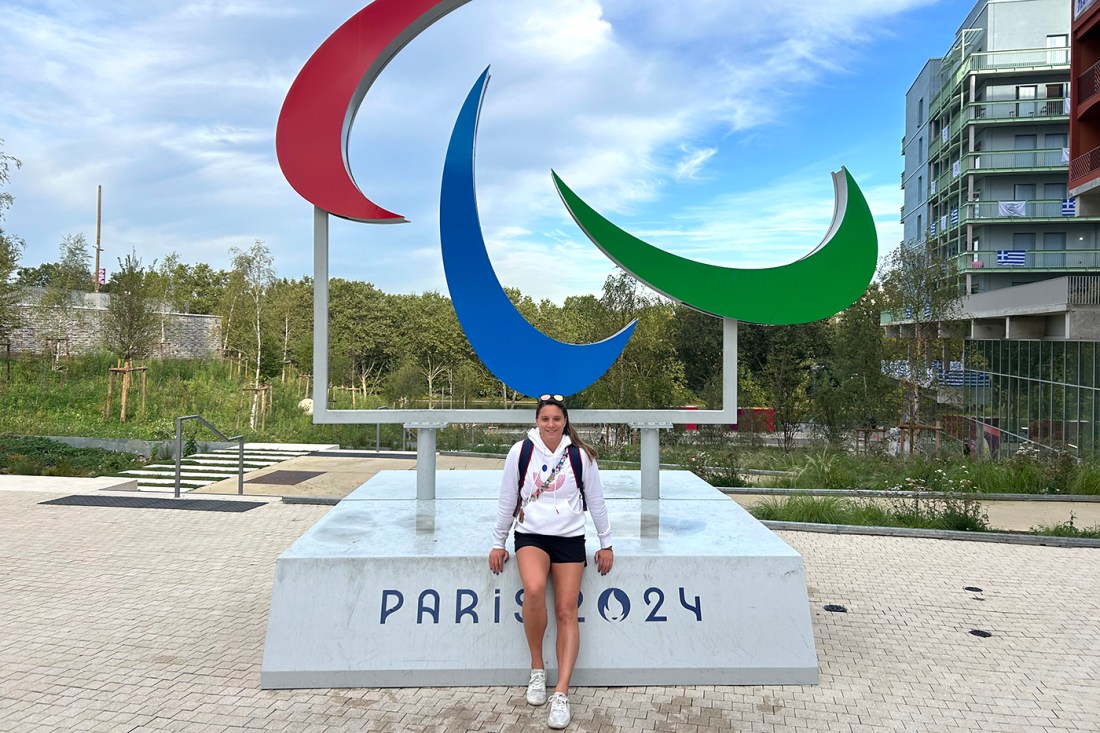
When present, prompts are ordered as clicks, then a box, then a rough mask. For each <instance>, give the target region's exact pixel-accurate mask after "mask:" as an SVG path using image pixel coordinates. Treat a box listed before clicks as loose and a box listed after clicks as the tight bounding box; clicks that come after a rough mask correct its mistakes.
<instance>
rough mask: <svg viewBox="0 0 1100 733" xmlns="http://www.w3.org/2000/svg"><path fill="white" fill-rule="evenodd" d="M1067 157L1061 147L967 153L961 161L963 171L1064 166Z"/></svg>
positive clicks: (1066, 163)
mask: <svg viewBox="0 0 1100 733" xmlns="http://www.w3.org/2000/svg"><path fill="white" fill-rule="evenodd" d="M1067 158H1068V154H1067V153H1066V151H1064V150H1063V149H1062V148H1054V149H1051V150H1004V151H996V150H993V151H986V152H982V153H971V154H970V155H968V156H967V158H966V160H965V161H964V162H963V168H964V171H963V172H964V173H970V172H981V171H986V172H988V171H995V170H1020V169H1032V168H1064V167H1066V166H1067V165H1069V161H1068V160H1067Z"/></svg>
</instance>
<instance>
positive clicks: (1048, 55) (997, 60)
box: [970, 48, 1069, 71]
mask: <svg viewBox="0 0 1100 733" xmlns="http://www.w3.org/2000/svg"><path fill="white" fill-rule="evenodd" d="M970 59H971V61H970V68H971V69H973V70H974V71H1015V70H1018V69H1035V68H1041V67H1044V66H1068V65H1069V49H1068V48H1028V49H1024V50H1020V51H987V52H985V53H976V54H973V55H972V56H971V57H970Z"/></svg>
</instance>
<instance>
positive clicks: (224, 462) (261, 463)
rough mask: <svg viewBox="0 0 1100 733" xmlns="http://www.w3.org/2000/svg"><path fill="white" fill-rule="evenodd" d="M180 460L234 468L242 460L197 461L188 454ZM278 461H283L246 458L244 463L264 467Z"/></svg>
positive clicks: (207, 459) (210, 459)
mask: <svg viewBox="0 0 1100 733" xmlns="http://www.w3.org/2000/svg"><path fill="white" fill-rule="evenodd" d="M180 462H181V463H190V464H193V465H199V466H233V467H234V468H236V467H237V466H239V465H240V462H239V461H237V460H236V459H229V458H225V459H221V460H219V459H214V458H203V459H201V460H198V461H196V460H194V459H193V458H192V457H191V456H188V457H187V458H184V459H183V460H182V461H180ZM276 463H282V461H261V460H257V459H252V460H249V459H248V458H245V459H244V465H245V466H263V467H266V466H271V465H274V464H276ZM172 465H175V464H174V463H173V464H172Z"/></svg>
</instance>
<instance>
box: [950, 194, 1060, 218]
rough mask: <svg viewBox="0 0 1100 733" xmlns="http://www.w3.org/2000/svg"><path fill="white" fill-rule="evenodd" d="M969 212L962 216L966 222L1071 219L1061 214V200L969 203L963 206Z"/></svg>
mask: <svg viewBox="0 0 1100 733" xmlns="http://www.w3.org/2000/svg"><path fill="white" fill-rule="evenodd" d="M965 206H966V207H967V208H969V209H970V211H968V212H966V213H965V214H964V216H965V219H966V220H967V221H970V220H974V221H988V220H990V219H997V220H1008V221H1019V220H1022V221H1027V220H1032V219H1072V218H1073V216H1071V215H1069V214H1066V215H1063V212H1062V200H1061V199H1045V200H1042V199H1040V200H1033V201H971V202H970V203H969V204H965Z"/></svg>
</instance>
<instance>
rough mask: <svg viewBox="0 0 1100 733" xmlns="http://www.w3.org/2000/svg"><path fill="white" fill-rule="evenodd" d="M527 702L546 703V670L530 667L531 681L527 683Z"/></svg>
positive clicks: (531, 703)
mask: <svg viewBox="0 0 1100 733" xmlns="http://www.w3.org/2000/svg"><path fill="white" fill-rule="evenodd" d="M527 704H528V705H544V704H546V670H545V669H532V670H531V681H530V682H528V683H527Z"/></svg>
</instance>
